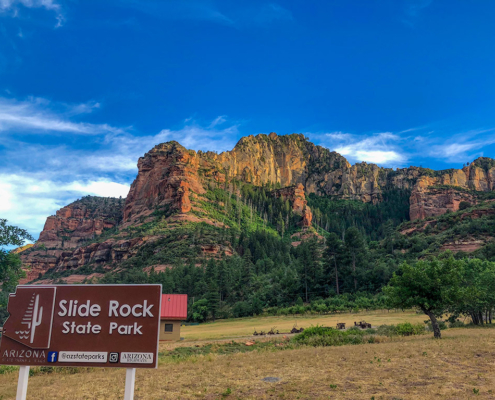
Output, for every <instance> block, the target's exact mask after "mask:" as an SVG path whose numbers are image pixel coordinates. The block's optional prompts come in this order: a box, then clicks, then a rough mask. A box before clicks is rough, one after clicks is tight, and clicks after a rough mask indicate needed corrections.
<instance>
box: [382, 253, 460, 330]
mask: <svg viewBox="0 0 495 400" xmlns="http://www.w3.org/2000/svg"><path fill="white" fill-rule="evenodd" d="M459 267H460V265H459V262H458V261H456V260H454V258H453V257H449V258H446V259H443V260H439V259H436V258H435V259H433V260H428V261H423V260H421V261H418V262H417V263H416V264H415V265H409V264H407V263H403V264H401V265H400V267H399V270H398V271H397V273H394V275H393V276H392V279H390V282H389V284H388V285H387V286H386V287H384V288H383V291H384V293H385V295H386V296H387V302H388V304H389V306H390V307H394V308H414V307H417V308H419V309H420V310H421V311H423V312H424V313H425V314H426V315H427V316H428V317H429V318H430V321H431V326H432V328H433V333H434V336H435V338H438V339H440V338H441V333H440V327H439V325H438V320H437V318H439V317H441V316H442V315H443V314H444V313H445V312H446V311H447V310H448V309H449V307H452V306H453V305H454V304H456V302H457V301H458V299H459V297H460V284H461V271H460V269H459Z"/></svg>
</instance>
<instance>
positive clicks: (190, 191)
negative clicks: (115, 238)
mask: <svg viewBox="0 0 495 400" xmlns="http://www.w3.org/2000/svg"><path fill="white" fill-rule="evenodd" d="M207 163H208V162H207V160H205V159H204V158H203V157H201V153H199V154H198V153H196V152H195V151H192V150H187V149H186V148H184V147H183V146H181V145H180V144H179V143H177V142H169V143H164V144H160V145H158V146H155V147H154V148H153V149H152V150H150V151H149V152H148V153H146V154H145V155H144V157H141V158H140V159H139V161H138V175H137V178H136V179H135V180H134V182H133V183H132V185H131V189H130V191H129V194H128V196H127V199H126V203H125V208H124V216H123V217H124V221H125V222H126V223H127V224H129V223H130V222H132V221H136V220H138V219H140V218H141V219H142V218H145V217H147V216H149V215H150V214H152V213H153V212H154V211H155V210H160V209H161V210H165V211H169V210H176V211H178V212H179V213H187V212H189V211H190V210H191V199H190V197H191V196H194V195H196V194H203V193H205V189H204V188H203V185H202V183H201V182H200V178H199V174H200V168H201V167H204V166H205V164H207Z"/></svg>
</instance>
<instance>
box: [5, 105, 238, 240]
mask: <svg viewBox="0 0 495 400" xmlns="http://www.w3.org/2000/svg"><path fill="white" fill-rule="evenodd" d="M100 107H101V105H100V104H99V103H98V102H94V101H90V102H87V103H82V104H72V105H67V104H63V103H55V102H52V101H48V100H46V99H42V98H31V99H28V100H22V101H18V100H13V99H2V100H1V101H0V136H1V137H2V142H1V147H0V152H1V153H0V154H1V157H0V217H2V218H7V219H9V220H10V221H11V222H12V223H14V224H18V225H19V226H22V227H23V228H26V229H28V230H29V231H30V232H31V233H32V234H33V236H35V237H36V236H37V235H38V234H39V232H40V230H41V229H42V227H43V224H44V221H45V219H46V217H47V216H49V215H52V214H54V213H55V211H56V210H57V209H59V208H60V207H62V206H64V205H66V204H68V203H70V202H72V201H74V200H76V199H77V198H79V197H82V196H84V195H87V194H93V195H99V196H112V197H118V196H126V195H127V192H128V189H129V185H130V183H131V182H132V181H133V179H134V178H135V176H136V172H137V160H138V158H139V157H141V156H142V155H143V154H144V153H145V152H147V151H148V150H150V149H151V148H152V147H153V146H155V145H157V144H159V143H162V142H166V141H170V140H176V141H178V142H180V143H181V144H182V145H184V146H186V147H188V148H191V149H195V150H228V149H231V148H232V147H233V146H234V144H235V141H236V139H237V137H238V135H239V132H238V126H239V125H238V123H235V122H231V121H229V120H228V118H227V117H226V116H218V117H216V118H214V119H213V121H205V122H199V121H196V120H194V119H192V118H188V119H186V120H185V121H183V123H182V124H181V126H180V127H178V128H176V129H170V128H167V129H162V130H161V131H159V132H158V133H156V134H150V135H143V134H140V133H139V132H136V131H135V130H132V129H125V128H120V127H114V126H110V125H107V124H89V123H86V122H74V121H72V119H73V118H74V117H77V118H79V119H81V118H84V117H85V116H87V115H88V114H89V113H93V112H97V111H98V110H99V109H100ZM34 132H42V133H43V138H42V137H41V135H33V134H32V133H34ZM53 135H55V137H54V138H53V139H54V140H51V139H52V138H50V136H53Z"/></svg>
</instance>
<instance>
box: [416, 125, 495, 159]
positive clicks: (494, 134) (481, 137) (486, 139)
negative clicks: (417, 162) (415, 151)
mask: <svg viewBox="0 0 495 400" xmlns="http://www.w3.org/2000/svg"><path fill="white" fill-rule="evenodd" d="M416 139H418V138H416ZM419 139H421V140H422V142H423V144H426V146H424V149H423V150H424V151H426V152H427V154H429V155H430V156H431V157H435V158H443V159H445V160H447V161H448V162H465V161H468V160H472V159H474V158H476V157H479V156H482V155H483V151H484V148H485V147H486V146H490V145H492V144H495V129H477V130H470V131H467V132H462V133H457V134H452V135H449V136H448V140H446V141H445V142H446V143H441V144H437V143H436V142H437V140H435V139H431V138H427V137H419ZM490 156H491V155H490Z"/></svg>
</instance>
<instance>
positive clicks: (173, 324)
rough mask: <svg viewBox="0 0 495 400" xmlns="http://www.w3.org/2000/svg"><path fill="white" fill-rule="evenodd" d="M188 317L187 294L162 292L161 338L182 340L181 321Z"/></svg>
mask: <svg viewBox="0 0 495 400" xmlns="http://www.w3.org/2000/svg"><path fill="white" fill-rule="evenodd" d="M185 319H187V294H162V310H161V313H160V340H180V323H181V321H184V320H185Z"/></svg>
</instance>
